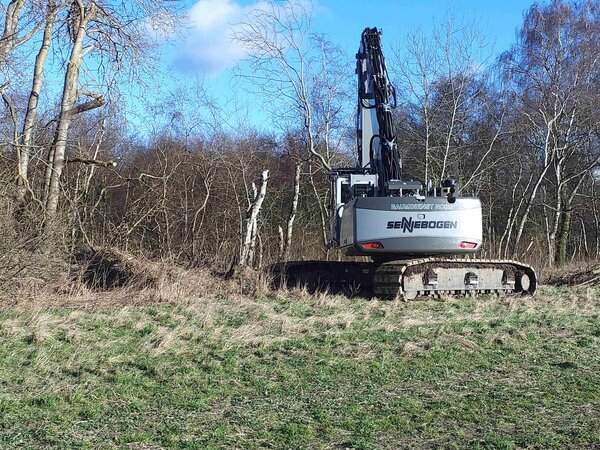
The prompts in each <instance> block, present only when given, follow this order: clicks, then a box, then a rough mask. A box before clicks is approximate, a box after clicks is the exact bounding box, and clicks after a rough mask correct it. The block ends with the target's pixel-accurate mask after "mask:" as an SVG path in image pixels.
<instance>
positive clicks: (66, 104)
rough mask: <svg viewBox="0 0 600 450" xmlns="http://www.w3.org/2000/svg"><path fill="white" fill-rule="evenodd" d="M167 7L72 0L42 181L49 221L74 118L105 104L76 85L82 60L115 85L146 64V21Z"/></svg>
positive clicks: (145, 0)
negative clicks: (123, 75) (67, 41)
mask: <svg viewBox="0 0 600 450" xmlns="http://www.w3.org/2000/svg"><path fill="white" fill-rule="evenodd" d="M168 6H169V3H168V2H166V1H161V0H140V1H134V2H130V3H119V2H108V3H101V2H99V1H95V0H73V2H72V3H71V7H70V10H69V15H68V17H67V25H68V30H69V34H70V38H71V47H70V54H69V57H68V63H67V69H66V72H65V76H64V85H63V91H62V99H61V105H60V112H59V114H58V117H57V119H56V130H55V133H54V139H53V142H52V146H51V149H50V151H49V154H48V164H47V170H46V176H45V180H46V183H45V187H46V189H45V206H46V212H47V215H48V217H49V218H50V219H52V218H53V217H54V216H55V215H56V212H57V207H58V201H59V198H60V180H61V175H62V172H63V168H64V165H65V156H66V151H67V143H68V132H69V127H70V125H71V122H72V121H73V119H74V118H75V117H76V116H77V115H78V114H82V113H84V112H86V111H90V110H92V109H95V108H98V107H101V106H102V105H104V103H105V102H106V97H105V94H104V93H102V92H96V91H94V90H91V89H89V88H87V87H85V86H81V85H80V81H81V80H80V73H81V69H82V66H83V64H84V58H85V57H86V56H87V57H88V58H90V59H93V63H94V64H95V65H96V66H98V67H101V68H102V67H106V68H107V75H108V76H107V77H104V78H105V79H110V78H112V79H115V76H116V75H118V74H119V72H121V71H126V70H128V69H131V68H136V66H137V65H144V64H147V60H146V58H147V57H148V55H146V58H142V55H143V54H144V52H145V51H146V50H148V45H149V43H148V41H147V40H146V39H145V35H146V34H147V31H146V29H145V22H144V20H145V19H146V18H147V17H149V16H152V15H164V14H169V13H170V10H169V8H168ZM134 70H137V69H134ZM99 75H102V74H99ZM98 78H102V76H99V77H98ZM105 87H107V86H105Z"/></svg>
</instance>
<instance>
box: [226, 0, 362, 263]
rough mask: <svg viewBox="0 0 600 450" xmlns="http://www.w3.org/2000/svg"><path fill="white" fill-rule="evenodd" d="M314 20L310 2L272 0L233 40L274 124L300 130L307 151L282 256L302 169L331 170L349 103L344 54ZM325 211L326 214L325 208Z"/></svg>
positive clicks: (299, 161) (299, 160) (297, 159)
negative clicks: (338, 130)
mask: <svg viewBox="0 0 600 450" xmlns="http://www.w3.org/2000/svg"><path fill="white" fill-rule="evenodd" d="M311 22H312V10H311V4H309V3H306V2H300V1H295V0H291V1H286V2H283V3H279V2H275V1H268V2H264V3H261V4H260V5H259V7H258V8H257V9H255V10H254V12H253V13H252V14H251V15H250V17H249V18H248V20H246V21H244V22H243V23H241V24H239V29H238V31H237V32H236V33H235V35H234V36H233V38H234V39H235V40H236V41H237V42H238V43H239V44H240V45H241V46H242V48H243V49H244V51H245V53H246V59H245V61H246V62H247V63H248V64H249V72H250V73H247V72H243V71H241V70H240V76H241V77H242V78H244V79H245V80H247V81H250V86H251V90H252V91H253V92H254V93H255V94H256V95H257V96H258V99H259V101H260V102H262V103H263V105H264V106H269V111H270V114H271V115H272V118H273V121H274V123H277V124H278V125H279V126H280V127H281V128H282V129H283V130H284V132H286V133H288V134H289V133H292V134H293V133H296V132H298V133H299V135H300V138H301V140H302V142H303V144H304V145H303V147H304V148H303V152H302V153H300V154H296V155H293V159H294V167H295V175H294V185H293V187H292V199H291V208H290V210H289V214H288V216H287V219H286V231H285V240H284V241H283V245H282V253H283V256H285V255H287V254H288V249H289V246H290V244H291V241H292V235H293V227H294V222H295V217H296V210H297V207H296V206H294V205H297V204H298V201H299V195H300V192H301V182H302V179H303V177H302V173H301V167H302V165H303V164H304V163H305V162H307V161H309V160H310V161H314V162H315V163H316V164H317V165H318V166H319V167H320V168H321V170H322V171H325V172H329V171H330V170H331V165H332V156H333V154H334V152H333V149H334V144H333V142H332V141H333V139H332V136H333V134H334V130H335V126H336V120H337V117H336V116H339V115H341V113H342V109H343V107H342V106H341V105H342V104H343V102H344V101H345V100H346V99H347V98H346V97H345V95H344V89H345V80H341V78H342V77H340V73H341V72H340V64H341V62H342V59H343V53H342V52H341V51H340V50H339V49H338V48H337V47H336V46H335V45H333V44H332V43H331V42H329V41H328V40H327V39H326V38H325V37H324V36H322V35H317V34H315V33H312V32H311ZM346 67H347V68H350V67H353V65H351V64H347V66H346ZM348 72H350V70H348ZM311 176H312V174H311ZM313 181H314V180H313V179H312V178H311V179H310V182H311V183H312V182H313ZM315 201H318V202H321V201H322V200H321V199H320V198H315ZM321 211H322V212H323V213H325V209H321ZM281 234H282V235H283V234H284V233H283V232H282V233H281Z"/></svg>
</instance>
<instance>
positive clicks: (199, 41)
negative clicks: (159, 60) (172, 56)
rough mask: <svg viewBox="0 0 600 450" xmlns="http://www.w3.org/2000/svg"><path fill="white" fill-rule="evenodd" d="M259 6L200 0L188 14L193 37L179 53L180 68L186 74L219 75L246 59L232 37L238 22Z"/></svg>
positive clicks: (178, 64)
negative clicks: (200, 72)
mask: <svg viewBox="0 0 600 450" xmlns="http://www.w3.org/2000/svg"><path fill="white" fill-rule="evenodd" d="M258 5H259V2H256V3H254V4H252V5H250V6H241V5H240V4H238V3H237V2H235V1H233V0H198V1H197V2H196V3H195V4H194V5H193V6H192V7H191V8H190V10H189V12H188V21H189V24H190V26H191V32H190V34H189V36H188V37H187V38H186V39H185V40H184V42H183V45H182V46H181V48H180V49H179V50H178V51H177V56H176V65H177V67H178V68H179V69H181V70H182V71H185V72H198V71H202V72H205V73H207V74H208V75H216V74H218V73H219V72H221V71H222V70H224V69H227V68H230V67H233V66H234V65H235V64H236V63H237V62H238V61H239V60H240V59H241V58H242V57H243V56H244V52H243V50H242V49H241V47H240V45H239V44H238V43H236V42H235V41H233V39H232V34H233V32H234V28H235V26H236V24H237V23H239V22H240V21H242V20H243V19H244V17H245V16H247V15H248V14H250V13H251V12H252V10H254V9H255V8H256V7H257V6H258Z"/></svg>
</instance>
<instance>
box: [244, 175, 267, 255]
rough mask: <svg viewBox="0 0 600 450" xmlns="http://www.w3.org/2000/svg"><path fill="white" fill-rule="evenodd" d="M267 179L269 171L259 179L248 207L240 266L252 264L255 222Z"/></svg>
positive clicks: (255, 233)
mask: <svg viewBox="0 0 600 450" xmlns="http://www.w3.org/2000/svg"><path fill="white" fill-rule="evenodd" d="M268 179H269V171H268V170H264V171H263V173H262V177H261V184H260V190H259V191H258V192H256V189H255V192H256V194H255V195H254V199H253V201H252V204H251V206H250V212H249V214H248V220H247V222H246V235H245V238H244V244H243V246H242V255H241V257H240V265H241V266H249V265H251V264H252V259H253V257H254V254H253V253H254V252H253V250H254V248H255V247H256V235H257V222H258V214H259V213H260V209H261V208H262V203H263V201H264V199H265V195H266V194H267V181H268Z"/></svg>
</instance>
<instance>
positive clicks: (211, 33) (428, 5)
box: [132, 0, 532, 128]
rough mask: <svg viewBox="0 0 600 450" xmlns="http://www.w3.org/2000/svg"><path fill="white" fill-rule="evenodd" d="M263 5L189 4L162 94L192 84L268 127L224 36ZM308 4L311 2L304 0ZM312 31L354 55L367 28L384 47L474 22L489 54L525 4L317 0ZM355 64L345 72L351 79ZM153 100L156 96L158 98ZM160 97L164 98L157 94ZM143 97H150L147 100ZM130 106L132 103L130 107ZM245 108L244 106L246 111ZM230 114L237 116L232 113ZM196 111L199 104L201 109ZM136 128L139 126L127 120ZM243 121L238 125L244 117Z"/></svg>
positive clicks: (163, 59) (249, 0) (166, 65)
mask: <svg viewBox="0 0 600 450" xmlns="http://www.w3.org/2000/svg"><path fill="white" fill-rule="evenodd" d="M260 1H261V0H197V1H196V2H189V3H187V4H186V8H185V11H186V13H187V16H188V19H189V24H190V26H189V29H188V30H187V31H186V32H185V33H181V34H180V37H178V38H176V39H175V40H174V41H171V42H170V43H168V44H167V43H165V44H163V45H162V46H161V48H160V52H159V55H160V63H159V71H158V72H159V73H161V74H162V76H161V77H160V82H159V83H158V85H160V87H161V90H173V89H175V88H176V87H177V86H179V87H182V86H188V85H193V84H194V83H196V84H197V82H198V80H202V84H203V86H204V89H206V91H207V92H209V93H210V94H211V96H212V97H213V99H214V100H215V101H216V102H218V103H219V104H220V105H221V106H223V108H225V109H227V108H228V107H227V106H225V105H226V104H228V105H232V104H235V105H240V104H241V105H242V108H241V111H242V112H241V113H240V115H244V114H245V116H244V117H246V120H248V121H249V122H250V123H251V124H252V125H255V126H258V127H265V128H269V124H268V118H267V117H266V116H265V115H264V114H263V113H262V112H260V111H259V108H258V107H256V105H257V104H259V103H260V99H256V98H249V97H248V94H245V93H244V92H242V91H241V90H239V89H237V88H236V85H234V84H233V81H232V80H233V75H232V71H231V69H232V68H233V67H234V66H235V65H236V64H238V63H239V62H240V61H241V60H242V57H243V53H242V51H241V49H240V48H239V47H238V46H237V45H236V44H235V43H233V42H232V41H231V40H230V38H229V36H230V34H231V32H232V31H233V30H235V24H236V23H238V22H239V21H240V20H243V19H244V18H245V17H246V16H247V15H248V13H249V12H250V11H252V10H253V9H254V8H256V7H258V6H259V5H260ZM306 1H309V0H306ZM312 3H313V10H314V12H313V30H314V31H315V32H318V33H326V34H327V35H328V36H329V38H330V40H331V41H333V42H334V43H336V44H338V45H339V46H341V47H342V48H343V49H345V50H346V51H347V52H348V54H349V55H354V53H355V52H356V49H357V47H358V44H359V40H360V34H361V32H362V30H363V29H364V28H365V27H367V26H369V27H373V26H376V27H378V28H381V29H383V32H384V46H385V47H386V48H389V47H390V46H392V45H393V46H396V47H398V48H401V47H402V44H403V42H404V41H405V40H406V36H407V34H408V33H410V32H412V31H415V30H417V29H420V30H422V31H423V32H424V33H425V34H428V33H429V32H431V30H432V28H433V26H434V23H435V22H440V21H441V20H443V18H444V17H445V16H448V14H450V15H452V16H454V17H455V19H456V20H457V21H459V22H467V23H471V22H476V23H477V24H478V26H479V28H480V29H481V31H482V32H483V33H484V35H485V36H486V38H487V41H488V43H489V46H490V47H489V48H490V50H491V51H492V53H493V54H498V53H500V52H502V51H504V50H506V49H508V48H509V47H510V45H511V44H512V43H513V42H514V41H515V33H516V30H517V28H518V27H519V26H520V24H521V22H522V18H523V12H524V10H526V9H527V8H528V7H529V6H530V5H531V3H532V2H531V1H530V0H504V1H477V0H396V1H394V0H387V1H386V0H371V1H359V0H315V1H313V2H312ZM353 70H354V66H353V65H349V67H348V71H349V73H352V72H353ZM156 94H157V95H158V94H159V92H156ZM160 95H162V93H160ZM145 97H148V96H147V95H145ZM134 103H135V102H134ZM244 105H245V106H246V107H245V108H244V107H243V106H244ZM229 107H230V108H232V110H238V111H239V110H240V108H238V107H231V106H229ZM199 109H200V105H199ZM132 120H133V121H134V122H137V123H138V124H140V125H141V123H140V122H139V121H138V120H136V119H132ZM242 120H243V119H242Z"/></svg>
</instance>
